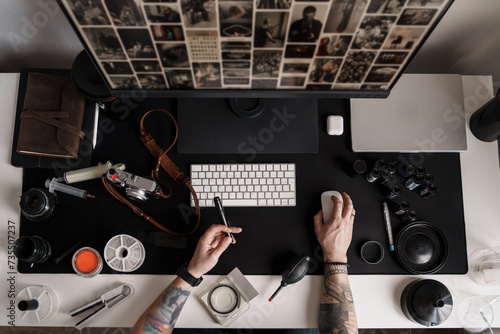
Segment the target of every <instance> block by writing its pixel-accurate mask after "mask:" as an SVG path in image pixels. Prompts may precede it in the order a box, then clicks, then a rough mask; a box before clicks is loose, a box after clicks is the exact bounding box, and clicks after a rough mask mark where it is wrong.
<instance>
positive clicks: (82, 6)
mask: <svg viewBox="0 0 500 334" xmlns="http://www.w3.org/2000/svg"><path fill="white" fill-rule="evenodd" d="M67 4H68V7H69V9H70V11H71V12H72V13H73V15H74V16H75V18H76V20H77V21H78V23H79V24H81V25H109V24H111V21H110V20H109V18H108V15H107V14H106V11H105V10H104V7H103V5H102V3H100V2H95V1H92V0H68V1H67Z"/></svg>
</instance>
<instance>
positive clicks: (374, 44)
mask: <svg viewBox="0 0 500 334" xmlns="http://www.w3.org/2000/svg"><path fill="white" fill-rule="evenodd" d="M395 20H396V17H395V16H365V17H364V18H363V21H362V22H361V24H360V25H359V29H358V31H357V32H356V35H355V36H354V40H353V41H352V45H351V49H364V50H378V49H380V48H381V47H382V45H383V44H384V41H385V39H386V38H387V35H388V34H389V31H390V30H391V28H392V26H393V25H394V21H395Z"/></svg>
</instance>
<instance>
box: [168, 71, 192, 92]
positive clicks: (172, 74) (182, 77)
mask: <svg viewBox="0 0 500 334" xmlns="http://www.w3.org/2000/svg"><path fill="white" fill-rule="evenodd" d="M165 76H166V77H167V82H168V87H169V88H170V89H193V88H194V83H193V75H192V74H191V70H165Z"/></svg>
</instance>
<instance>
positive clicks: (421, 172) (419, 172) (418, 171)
mask: <svg viewBox="0 0 500 334" xmlns="http://www.w3.org/2000/svg"><path fill="white" fill-rule="evenodd" d="M415 174H416V175H421V176H424V175H425V168H424V167H423V166H417V168H415Z"/></svg>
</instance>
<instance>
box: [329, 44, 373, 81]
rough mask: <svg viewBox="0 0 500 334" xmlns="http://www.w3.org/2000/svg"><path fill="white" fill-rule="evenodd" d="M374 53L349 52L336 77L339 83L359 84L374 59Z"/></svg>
mask: <svg viewBox="0 0 500 334" xmlns="http://www.w3.org/2000/svg"><path fill="white" fill-rule="evenodd" d="M375 56H376V53H375V52H370V51H355V52H353V51H351V52H349V53H348V54H347V57H346V58H345V60H344V63H343V64H342V68H341V70H340V73H339V75H338V77H337V82H341V83H361V82H363V79H364V78H365V76H366V73H367V71H368V69H369V68H370V66H371V65H372V63H373V61H374V59H375Z"/></svg>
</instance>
